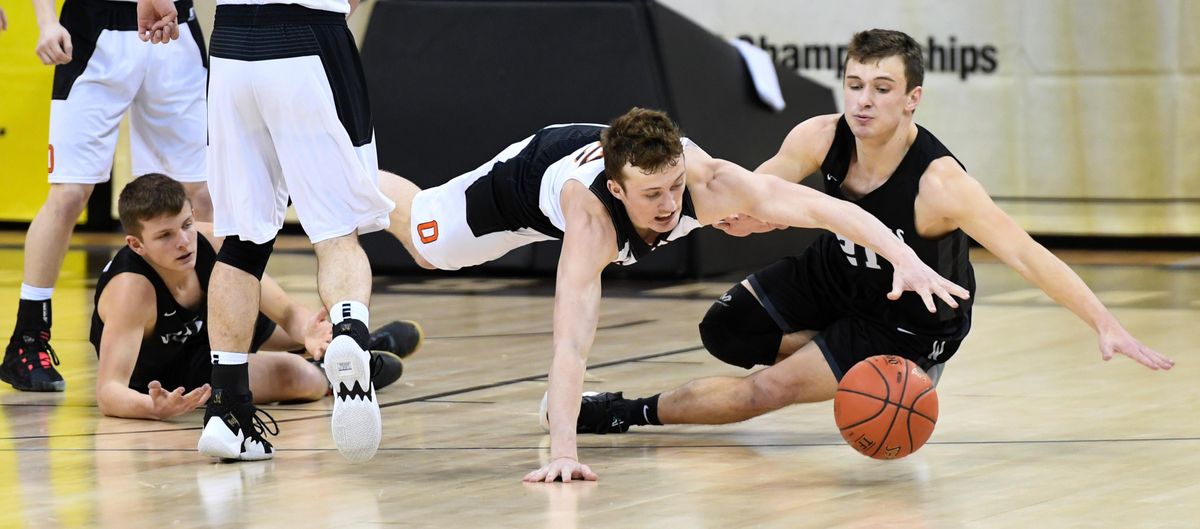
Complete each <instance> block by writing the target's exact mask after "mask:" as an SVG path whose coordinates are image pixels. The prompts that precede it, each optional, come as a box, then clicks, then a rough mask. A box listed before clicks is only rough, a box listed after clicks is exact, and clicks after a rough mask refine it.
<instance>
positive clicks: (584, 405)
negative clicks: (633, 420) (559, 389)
mask: <svg viewBox="0 0 1200 529" xmlns="http://www.w3.org/2000/svg"><path fill="white" fill-rule="evenodd" d="M628 402H629V401H628V400H626V399H625V398H624V397H623V393H622V392H620V391H618V392H616V393H598V392H595V391H585V392H584V393H583V396H582V397H581V399H580V403H579V418H578V419H576V421H575V433H594V434H599V435H604V434H610V433H625V432H627V431H629V426H630V424H629V422H628V421H626V420H625V419H623V418H622V414H621V413H619V410H620V409H621V408H622V407H623V406H624V405H626V403H628ZM538 420H539V422H540V423H541V425H542V429H544V430H546V431H547V432H549V431H550V395H549V393H547V394H544V395H542V405H541V407H540V409H539V410H538Z"/></svg>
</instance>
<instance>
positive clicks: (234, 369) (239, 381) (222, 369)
mask: <svg viewBox="0 0 1200 529" xmlns="http://www.w3.org/2000/svg"><path fill="white" fill-rule="evenodd" d="M212 388H213V391H214V392H216V391H217V390H222V391H223V392H225V393H226V394H229V395H249V394H250V364H237V365H226V364H213V366H212ZM227 404H228V403H227Z"/></svg>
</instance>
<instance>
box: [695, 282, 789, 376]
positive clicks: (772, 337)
mask: <svg viewBox="0 0 1200 529" xmlns="http://www.w3.org/2000/svg"><path fill="white" fill-rule="evenodd" d="M700 341H701V342H703V343H704V347H705V348H706V349H708V352H709V354H711V355H713V356H714V357H716V358H717V359H718V360H720V361H722V362H725V363H726V364H730V365H735V366H738V367H741V368H744V369H751V368H753V367H754V366H756V365H771V364H774V363H775V359H776V358H777V357H778V356H779V344H780V343H781V342H782V341H783V331H782V330H780V329H779V326H778V325H776V324H775V322H774V320H772V319H771V316H770V315H769V314H767V311H766V309H764V308H763V307H762V305H760V304H759V303H758V300H757V299H755V297H754V295H753V294H751V293H750V291H749V290H746V287H744V286H742V284H741V283H739V284H737V285H736V286H734V287H733V288H731V289H729V292H726V293H725V295H723V296H721V297H720V298H719V299H718V300H717V301H716V302H715V303H713V305H712V307H709V309H708V312H707V313H706V314H705V315H704V319H703V320H701V321H700Z"/></svg>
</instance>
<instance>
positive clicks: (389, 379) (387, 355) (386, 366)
mask: <svg viewBox="0 0 1200 529" xmlns="http://www.w3.org/2000/svg"><path fill="white" fill-rule="evenodd" d="M369 352H370V353H371V383H372V384H374V385H375V389H376V390H380V389H383V388H386V387H388V386H390V385H392V383H393V382H395V381H397V380H400V375H403V374H404V363H403V362H401V361H400V356H399V355H396V354H395V353H392V352H391V351H369Z"/></svg>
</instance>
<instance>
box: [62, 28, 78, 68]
mask: <svg viewBox="0 0 1200 529" xmlns="http://www.w3.org/2000/svg"><path fill="white" fill-rule="evenodd" d="M62 48H63V53H65V54H66V56H67V61H68V62H70V60H71V58H72V57H74V54H75V46H74V45H73V44H71V34H70V33H67V34H65V35H63V39H62Z"/></svg>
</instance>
